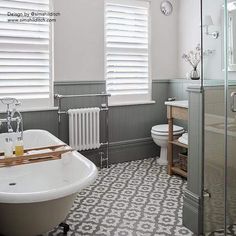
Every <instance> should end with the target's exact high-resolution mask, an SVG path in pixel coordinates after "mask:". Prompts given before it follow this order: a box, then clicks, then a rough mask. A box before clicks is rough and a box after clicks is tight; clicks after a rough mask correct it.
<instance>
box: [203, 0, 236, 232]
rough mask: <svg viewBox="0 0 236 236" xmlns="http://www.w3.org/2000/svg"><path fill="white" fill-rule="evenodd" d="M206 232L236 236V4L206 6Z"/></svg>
mask: <svg viewBox="0 0 236 236" xmlns="http://www.w3.org/2000/svg"><path fill="white" fill-rule="evenodd" d="M201 18H202V24H201V25H202V27H201V29H202V54H203V57H202V58H203V60H202V68H201V69H202V77H201V83H202V88H203V101H204V102H203V103H204V104H203V116H204V117H203V120H204V124H203V137H204V140H203V143H204V155H203V156H204V157H203V162H204V164H203V173H204V175H203V188H204V189H203V190H204V191H203V230H204V233H210V235H236V0H202V1H201Z"/></svg>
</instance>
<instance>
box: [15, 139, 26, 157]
mask: <svg viewBox="0 0 236 236" xmlns="http://www.w3.org/2000/svg"><path fill="white" fill-rule="evenodd" d="M15 155H16V156H23V155H24V145H23V140H22V138H21V137H17V140H16V144H15Z"/></svg>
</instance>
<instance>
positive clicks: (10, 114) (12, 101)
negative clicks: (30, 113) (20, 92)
mask: <svg viewBox="0 0 236 236" xmlns="http://www.w3.org/2000/svg"><path fill="white" fill-rule="evenodd" d="M0 102H1V103H2V104H4V105H6V107H7V110H6V113H7V117H6V118H2V119H0V127H1V125H3V123H6V125H7V132H8V133H12V132H13V128H12V122H16V132H19V129H20V128H21V137H22V138H23V118H22V115H21V113H20V112H19V111H18V110H17V109H16V107H17V106H19V105H20V104H21V103H20V102H19V101H18V100H17V99H16V98H0ZM11 106H13V109H12V110H11ZM15 114H17V116H15Z"/></svg>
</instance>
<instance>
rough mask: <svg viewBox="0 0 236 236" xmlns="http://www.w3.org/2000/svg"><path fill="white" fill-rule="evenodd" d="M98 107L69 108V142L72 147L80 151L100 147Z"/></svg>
mask: <svg viewBox="0 0 236 236" xmlns="http://www.w3.org/2000/svg"><path fill="white" fill-rule="evenodd" d="M99 113H100V109H99V108H98V107H94V108H81V109H70V110H68V114H69V144H70V146H71V147H72V148H74V149H76V150H79V151H82V150H89V149H96V148H99V147H100V117H99Z"/></svg>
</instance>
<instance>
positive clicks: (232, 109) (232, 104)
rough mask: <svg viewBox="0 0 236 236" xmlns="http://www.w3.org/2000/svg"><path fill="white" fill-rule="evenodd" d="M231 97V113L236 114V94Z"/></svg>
mask: <svg viewBox="0 0 236 236" xmlns="http://www.w3.org/2000/svg"><path fill="white" fill-rule="evenodd" d="M230 96H231V106H230V107H231V111H232V112H236V107H235V98H236V92H232V93H231V94H230Z"/></svg>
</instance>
